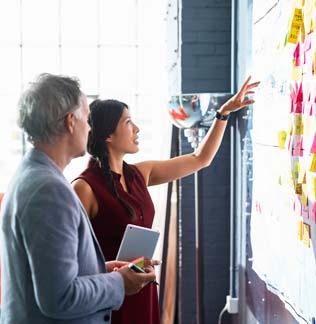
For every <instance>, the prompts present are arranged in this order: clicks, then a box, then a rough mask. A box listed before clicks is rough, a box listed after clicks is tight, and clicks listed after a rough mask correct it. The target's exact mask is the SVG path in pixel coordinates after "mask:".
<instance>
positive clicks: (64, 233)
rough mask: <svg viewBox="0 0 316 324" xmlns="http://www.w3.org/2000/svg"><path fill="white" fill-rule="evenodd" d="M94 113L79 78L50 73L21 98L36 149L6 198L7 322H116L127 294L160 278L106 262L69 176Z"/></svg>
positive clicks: (4, 285)
mask: <svg viewBox="0 0 316 324" xmlns="http://www.w3.org/2000/svg"><path fill="white" fill-rule="evenodd" d="M88 114H89V108H88V105H87V99H86V97H85V95H84V94H83V93H82V92H81V90H80V87H79V83H78V81H77V80H75V79H71V78H68V77H62V76H55V75H51V74H43V75H41V76H40V77H39V78H38V79H37V80H36V82H35V83H33V84H31V85H30V87H29V89H28V90H26V91H25V92H24V94H23V95H22V96H21V99H20V102H19V124H20V127H21V128H22V129H23V130H24V131H25V133H26V134H27V136H28V139H29V141H30V142H31V143H32V144H33V146H34V147H33V148H32V149H31V150H30V151H29V152H28V153H27V154H26V155H25V156H24V158H23V160H22V162H21V165H20V167H19V168H18V170H17V172H16V174H15V176H14V177H13V179H12V181H11V183H10V185H9V187H8V190H7V192H6V195H5V197H4V200H3V203H2V210H1V213H2V215H1V219H2V242H1V247H2V264H1V266H2V283H1V285H2V295H3V300H2V307H1V323H5V324H11V323H12V324H19V323H23V324H46V323H47V324H48V323H73V324H81V323H84V324H89V323H93V324H97V323H105V322H110V316H111V309H118V308H119V307H120V305H121V304H122V302H123V299H124V294H133V293H136V292H138V291H139V290H140V289H141V288H142V287H144V286H145V285H146V284H147V283H149V282H151V281H152V280H154V279H155V274H154V270H153V268H152V267H147V268H146V272H147V273H144V274H142V273H135V272H133V271H131V270H130V269H129V268H127V267H125V268H120V267H121V266H122V265H123V264H124V263H122V262H118V261H112V262H107V263H105V260H104V257H103V255H102V252H101V250H100V247H99V244H98V242H97V240H96V238H95V236H94V233H93V230H92V229H91V226H90V223H89V219H88V217H87V215H86V212H85V209H84V208H83V206H82V205H81V203H80V201H79V199H78V197H77V195H76V193H75V192H74V191H73V189H72V187H71V186H70V185H69V183H68V182H67V180H66V179H65V177H64V176H63V174H62V172H63V170H64V168H65V167H66V166H67V164H68V163H69V162H70V161H71V160H72V159H73V158H75V157H78V156H82V155H83V154H85V151H86V144H87V136H88V132H89V130H90V127H89V125H88V123H87V119H88ZM114 269H115V270H116V269H118V270H117V271H113V270H114Z"/></svg>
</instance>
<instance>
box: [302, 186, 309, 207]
mask: <svg viewBox="0 0 316 324" xmlns="http://www.w3.org/2000/svg"><path fill="white" fill-rule="evenodd" d="M302 205H303V206H307V205H308V188H307V184H303V183H302Z"/></svg>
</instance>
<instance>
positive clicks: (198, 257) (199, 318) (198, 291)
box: [194, 172, 203, 324]
mask: <svg viewBox="0 0 316 324" xmlns="http://www.w3.org/2000/svg"><path fill="white" fill-rule="evenodd" d="M199 191H200V181H199V172H195V173H194V208H195V281H196V282H195V301H196V324H202V323H203V307H202V306H203V286H202V281H203V271H202V244H201V242H202V233H201V220H200V198H199V197H200V196H199Z"/></svg>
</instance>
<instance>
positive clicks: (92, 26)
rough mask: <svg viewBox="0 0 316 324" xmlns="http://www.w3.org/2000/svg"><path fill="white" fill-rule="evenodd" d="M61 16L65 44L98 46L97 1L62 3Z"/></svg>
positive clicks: (70, 0)
mask: <svg viewBox="0 0 316 324" xmlns="http://www.w3.org/2000/svg"><path fill="white" fill-rule="evenodd" d="M42 1H43V0H42ZM101 2H102V1H101ZM61 15H62V18H61V19H62V24H61V35H62V42H63V43H64V44H78V43H81V44H90V45H96V44H97V40H98V18H97V17H98V15H97V0H67V1H61Z"/></svg>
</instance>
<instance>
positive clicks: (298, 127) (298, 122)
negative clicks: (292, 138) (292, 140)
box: [294, 114, 304, 135]
mask: <svg viewBox="0 0 316 324" xmlns="http://www.w3.org/2000/svg"><path fill="white" fill-rule="evenodd" d="M294 125H295V132H294V134H295V135H303V133H304V124H303V115H302V114H295V118H294Z"/></svg>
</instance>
